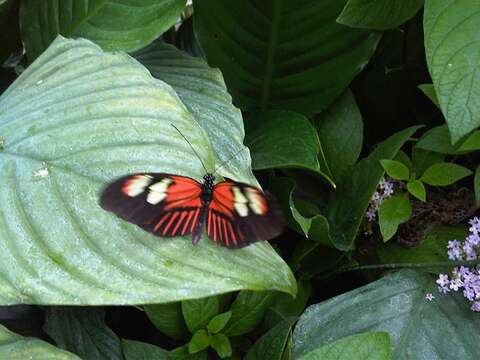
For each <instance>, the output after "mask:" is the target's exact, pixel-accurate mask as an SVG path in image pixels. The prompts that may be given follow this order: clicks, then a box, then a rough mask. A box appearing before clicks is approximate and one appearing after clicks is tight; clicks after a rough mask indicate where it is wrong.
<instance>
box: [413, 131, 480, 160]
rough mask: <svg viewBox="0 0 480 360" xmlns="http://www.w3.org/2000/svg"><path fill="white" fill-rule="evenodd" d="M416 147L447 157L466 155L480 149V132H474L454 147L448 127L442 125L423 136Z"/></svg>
mask: <svg viewBox="0 0 480 360" xmlns="http://www.w3.org/2000/svg"><path fill="white" fill-rule="evenodd" d="M416 147H417V148H421V149H425V150H430V151H435V152H438V153H441V154H447V155H457V154H466V153H469V152H472V151H475V150H479V149H480V131H474V132H473V133H471V134H470V135H468V136H467V137H466V138H465V139H463V140H460V141H459V142H458V143H457V144H456V145H455V146H454V145H452V144H451V143H450V133H449V131H448V128H447V126H446V125H440V126H436V127H434V128H432V129H430V130H428V131H427V132H426V133H425V134H423V136H422V137H421V139H420V140H419V141H418V143H417V145H416Z"/></svg>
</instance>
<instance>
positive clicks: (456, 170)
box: [420, 163, 472, 186]
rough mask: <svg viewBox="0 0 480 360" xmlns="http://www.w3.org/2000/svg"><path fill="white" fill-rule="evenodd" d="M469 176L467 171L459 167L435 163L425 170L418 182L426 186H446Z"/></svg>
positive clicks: (469, 173) (469, 172)
mask: <svg viewBox="0 0 480 360" xmlns="http://www.w3.org/2000/svg"><path fill="white" fill-rule="evenodd" d="M471 174H472V172H471V171H470V170H469V169H467V168H466V167H464V166H461V165H457V164H453V163H437V164H433V165H432V166H430V167H429V168H428V169H427V170H425V172H424V173H423V175H422V177H421V178H420V180H421V181H423V182H424V183H426V184H428V185H434V186H447V185H451V184H453V183H455V182H457V181H458V180H460V179H463V178H464V177H466V176H469V175H471Z"/></svg>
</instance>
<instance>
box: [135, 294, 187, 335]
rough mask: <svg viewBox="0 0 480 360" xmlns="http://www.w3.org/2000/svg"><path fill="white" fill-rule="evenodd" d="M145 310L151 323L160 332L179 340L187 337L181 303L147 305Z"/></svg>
mask: <svg viewBox="0 0 480 360" xmlns="http://www.w3.org/2000/svg"><path fill="white" fill-rule="evenodd" d="M144 309H145V313H146V315H147V316H148V318H149V319H150V321H151V322H152V323H153V325H155V327H156V328H157V329H158V330H159V331H160V332H162V333H164V334H166V335H168V336H170V337H172V338H174V339H178V340H180V339H184V338H186V337H187V334H188V330H187V326H186V324H185V321H184V319H183V314H182V305H181V303H180V302H171V303H167V304H154V305H146V306H145V307H144Z"/></svg>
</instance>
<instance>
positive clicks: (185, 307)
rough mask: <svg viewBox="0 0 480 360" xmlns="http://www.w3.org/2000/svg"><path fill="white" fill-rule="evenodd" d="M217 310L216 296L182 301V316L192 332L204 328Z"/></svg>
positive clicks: (218, 304) (218, 309)
mask: <svg viewBox="0 0 480 360" xmlns="http://www.w3.org/2000/svg"><path fill="white" fill-rule="evenodd" d="M219 311H220V303H219V301H218V297H217V296H210V297H206V298H202V299H195V300H186V301H182V313H183V317H184V319H185V323H186V324H187V327H188V330H190V332H191V333H192V334H193V333H194V332H195V331H197V330H199V329H203V328H205V327H206V326H207V324H208V323H209V322H210V320H211V319H212V318H213V317H214V316H215V315H217V314H218V312H219Z"/></svg>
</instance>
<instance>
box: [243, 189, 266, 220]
mask: <svg viewBox="0 0 480 360" xmlns="http://www.w3.org/2000/svg"><path fill="white" fill-rule="evenodd" d="M245 193H246V195H247V198H248V205H250V207H251V209H252V210H253V212H254V213H255V214H257V215H262V214H263V207H262V198H261V197H260V195H259V194H258V192H257V191H256V190H255V189H250V188H246V189H245Z"/></svg>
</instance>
